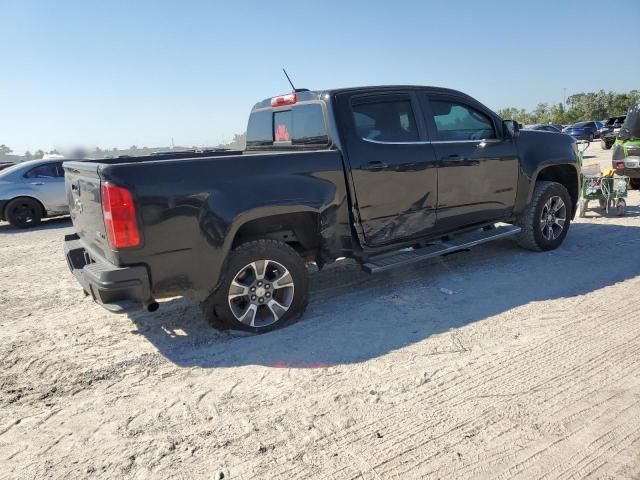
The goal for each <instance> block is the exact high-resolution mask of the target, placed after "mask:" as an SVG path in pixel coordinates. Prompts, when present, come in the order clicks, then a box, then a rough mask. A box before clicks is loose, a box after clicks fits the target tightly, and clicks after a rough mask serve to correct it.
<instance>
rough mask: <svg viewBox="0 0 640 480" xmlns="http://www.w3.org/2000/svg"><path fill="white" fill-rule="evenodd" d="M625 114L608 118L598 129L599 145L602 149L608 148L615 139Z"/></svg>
mask: <svg viewBox="0 0 640 480" xmlns="http://www.w3.org/2000/svg"><path fill="white" fill-rule="evenodd" d="M625 118H627V116H626V115H621V116H618V117H611V118H609V119H608V120H607V121H606V122H605V123H604V125H603V126H602V128H601V129H600V146H601V147H602V149H603V150H609V149H610V148H611V147H612V146H613V144H614V143H615V141H616V136H617V135H618V133H619V132H620V128H622V124H624V119H625Z"/></svg>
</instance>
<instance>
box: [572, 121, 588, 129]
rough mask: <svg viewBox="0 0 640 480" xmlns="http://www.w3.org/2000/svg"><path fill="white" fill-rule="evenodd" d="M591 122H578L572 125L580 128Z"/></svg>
mask: <svg viewBox="0 0 640 480" xmlns="http://www.w3.org/2000/svg"><path fill="white" fill-rule="evenodd" d="M589 123H590V122H578V123H574V124H573V125H571V126H572V127H574V128H575V127H577V128H580V127H586V126H587V125H589Z"/></svg>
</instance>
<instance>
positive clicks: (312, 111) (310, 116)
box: [247, 102, 329, 150]
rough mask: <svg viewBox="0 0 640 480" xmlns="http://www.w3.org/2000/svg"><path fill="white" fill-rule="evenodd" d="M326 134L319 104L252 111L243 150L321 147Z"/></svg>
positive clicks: (324, 143) (306, 103) (327, 139)
mask: <svg viewBox="0 0 640 480" xmlns="http://www.w3.org/2000/svg"><path fill="white" fill-rule="evenodd" d="M328 145H329V134H328V133H327V126H326V122H325V115H324V111H323V107H322V103H321V102H301V103H296V104H294V105H291V106H288V107H285V108H283V107H276V108H265V109H260V110H254V111H253V112H252V113H251V115H250V117H249V124H248V126H247V150H260V149H269V148H282V147H284V148H287V147H298V148H322V147H326V146H328Z"/></svg>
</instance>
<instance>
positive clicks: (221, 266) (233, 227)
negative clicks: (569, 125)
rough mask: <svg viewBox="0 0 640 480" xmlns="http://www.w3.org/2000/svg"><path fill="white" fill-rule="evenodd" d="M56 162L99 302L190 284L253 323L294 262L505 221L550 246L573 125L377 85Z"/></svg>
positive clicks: (76, 248) (440, 247)
mask: <svg viewBox="0 0 640 480" xmlns="http://www.w3.org/2000/svg"><path fill="white" fill-rule="evenodd" d="M64 168H65V170H66V185H67V197H68V202H69V208H70V209H71V218H72V220H73V224H74V227H75V231H76V233H75V234H73V235H68V236H66V238H65V253H66V256H67V260H68V264H69V267H70V268H71V271H72V272H73V274H74V275H75V277H76V279H77V280H78V282H79V283H80V285H82V288H83V289H84V291H85V292H87V294H89V295H91V296H92V298H93V299H94V300H95V301H97V302H98V303H99V304H101V305H102V306H103V307H105V308H106V309H108V310H110V311H111V312H116V313H123V312H132V311H137V310H145V309H146V310H149V311H154V310H156V309H157V308H158V303H157V302H156V299H157V298H162V297H168V296H176V295H186V296H190V297H192V298H194V299H195V300H196V301H198V302H201V306H202V309H203V312H204V314H205V315H206V316H207V318H208V319H209V321H210V322H211V323H212V324H214V325H215V326H218V327H221V328H236V329H243V330H250V331H254V332H265V331H269V330H272V329H274V328H277V327H281V326H284V325H287V324H290V323H292V322H294V321H295V320H297V319H298V318H300V316H301V315H302V313H303V312H304V310H305V308H306V306H307V302H308V299H309V284H308V279H307V269H306V268H305V262H315V263H316V264H317V265H318V267H319V268H322V266H323V265H325V264H326V263H328V262H332V261H334V260H335V259H337V258H339V257H349V258H353V259H355V260H356V261H357V262H358V263H359V264H360V265H361V266H362V268H363V269H364V270H366V271H368V272H372V273H373V272H379V271H383V270H387V269H390V268H393V267H396V268H402V267H403V266H406V265H407V264H410V263H414V262H418V261H422V260H425V259H427V258H431V257H433V256H436V255H442V254H446V253H450V252H455V251H459V250H463V249H465V248H469V247H471V246H474V245H477V244H480V243H483V242H487V241H490V240H494V239H497V238H504V237H507V236H514V238H516V239H517V240H518V242H519V243H520V245H521V246H523V247H524V248H527V249H530V250H536V251H543V250H552V249H555V248H557V247H558V246H560V244H561V243H562V242H563V240H564V238H565V236H566V235H567V231H568V230H569V226H570V223H571V220H572V218H573V216H574V211H575V206H576V202H577V200H578V191H579V188H578V185H579V170H580V163H579V159H578V154H577V148H576V142H575V140H574V139H572V138H571V137H569V136H567V135H552V134H549V133H546V132H538V131H534V130H523V131H520V130H519V127H518V124H517V123H516V122H513V121H503V120H502V119H501V118H500V117H498V116H497V115H496V114H495V113H494V112H492V111H491V110H489V109H488V108H487V107H485V106H484V105H482V104H481V103H479V102H478V101H476V100H474V99H473V98H471V97H469V96H468V95H465V94H463V93H461V92H457V91H455V90H449V89H443V88H433V87H415V86H390V87H364V88H346V89H337V90H324V91H308V90H297V91H295V92H294V93H291V94H288V95H282V96H278V97H274V98H268V99H266V100H263V101H261V102H258V103H257V104H256V105H255V106H254V107H253V110H252V112H251V115H250V117H249V123H248V128H247V148H246V150H245V151H243V152H241V151H237V152H211V154H210V155H209V156H208V157H198V158H181V159H179V160H174V159H171V156H170V155H162V156H155V157H154V156H150V157H142V158H122V159H120V158H114V159H103V160H96V161H91V162H84V163H82V162H67V163H65V165H64ZM497 222H504V223H506V224H497ZM541 261H545V259H544V258H541ZM523 275H526V272H523Z"/></svg>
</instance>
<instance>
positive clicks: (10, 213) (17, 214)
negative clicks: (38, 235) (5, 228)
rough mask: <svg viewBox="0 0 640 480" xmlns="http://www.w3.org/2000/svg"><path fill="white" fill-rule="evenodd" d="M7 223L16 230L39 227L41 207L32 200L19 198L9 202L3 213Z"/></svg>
mask: <svg viewBox="0 0 640 480" xmlns="http://www.w3.org/2000/svg"><path fill="white" fill-rule="evenodd" d="M4 214H5V218H6V219H7V221H8V222H9V223H10V224H11V225H13V226H14V227H16V228H31V227H35V226H38V225H40V221H41V220H42V214H43V209H42V205H41V204H40V203H39V202H38V201H37V200H34V199H33V198H27V197H20V198H14V199H13V200H11V201H10V202H9V203H8V204H7V207H6V208H5V211H4Z"/></svg>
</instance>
